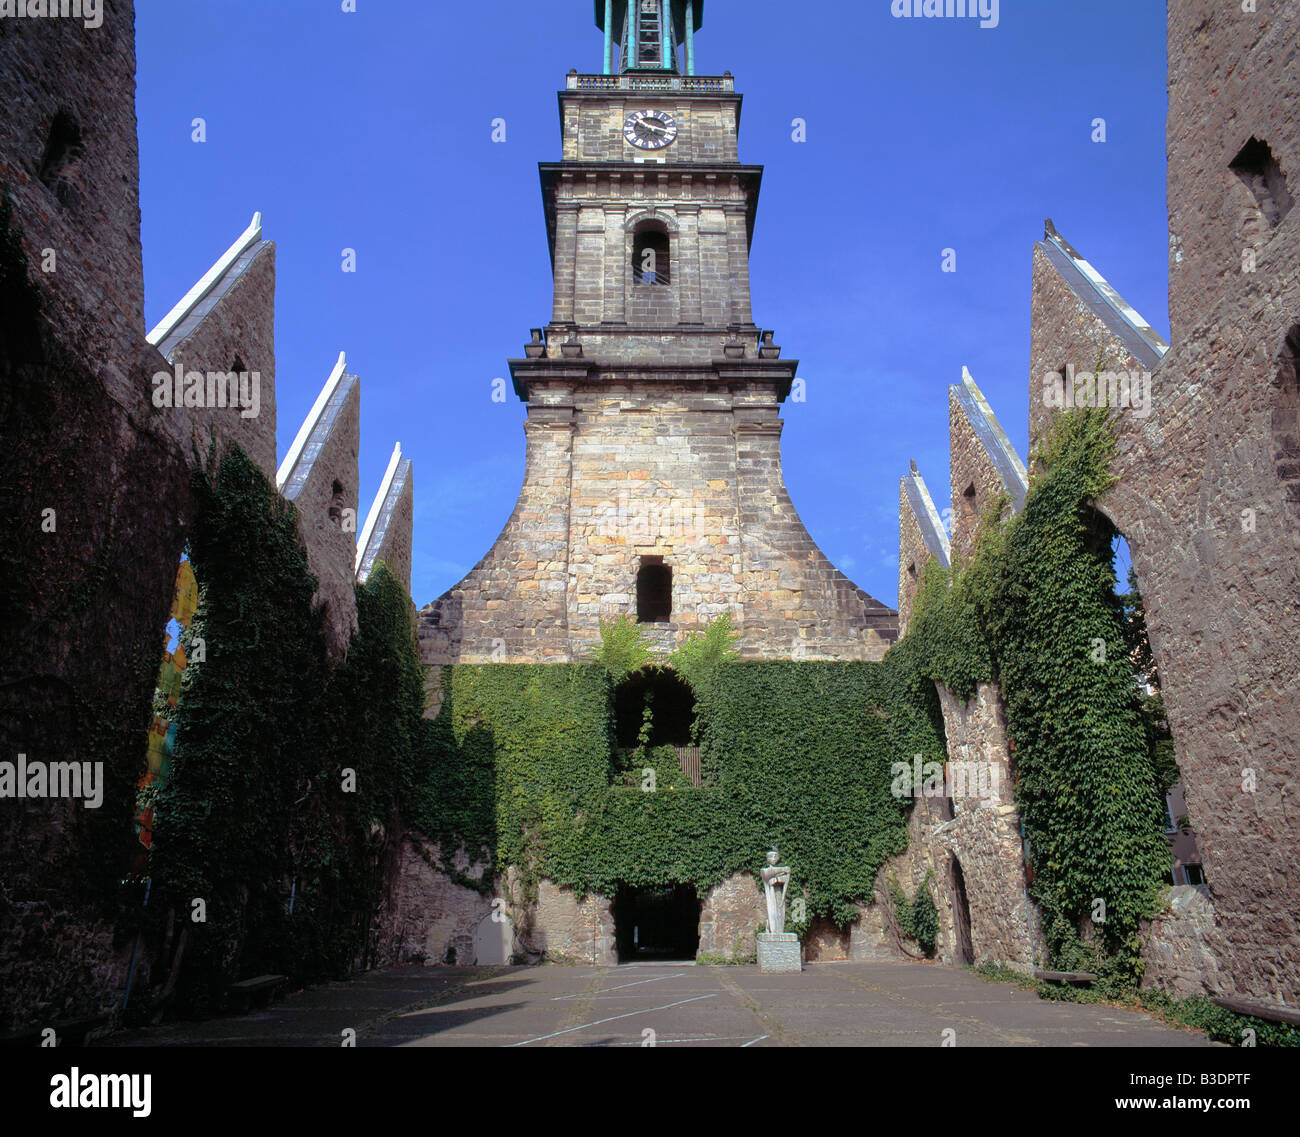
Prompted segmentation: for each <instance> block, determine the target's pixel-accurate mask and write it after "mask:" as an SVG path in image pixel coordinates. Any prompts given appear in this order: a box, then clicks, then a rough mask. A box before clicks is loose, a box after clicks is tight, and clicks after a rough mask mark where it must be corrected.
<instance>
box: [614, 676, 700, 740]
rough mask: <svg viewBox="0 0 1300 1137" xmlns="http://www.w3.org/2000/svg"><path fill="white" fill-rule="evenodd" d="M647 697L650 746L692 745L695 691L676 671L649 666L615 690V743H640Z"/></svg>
mask: <svg viewBox="0 0 1300 1137" xmlns="http://www.w3.org/2000/svg"><path fill="white" fill-rule="evenodd" d="M647 700H648V701H649V705H650V713H651V716H652V719H653V725H652V726H651V730H650V740H649V745H650V746H676V747H689V746H690V745H691V726H692V724H693V723H694V721H695V692H694V691H692V690H691V688H690V685H689V684H688V683H687V682H686V681H685V680H684V679H682V678H681V677H680V676H679V675H678V674H677V673H676V672H675V671H671V670H669V669H667V668H659V667H654V668H646V669H644V670H642V671H637V672H635V673H633V674H632V675H629V676H628V677H627V678H626V679H624V680H623V682H622V683H620V684H619V685H618V687H617V688H615V690H614V731H615V741H616V745H617V746H618V747H620V748H623V749H626V748H630V747H634V746H636V745H637V736H638V735H639V734H640V733H641V724H642V723H643V722H644V716H645V707H646V703H647Z"/></svg>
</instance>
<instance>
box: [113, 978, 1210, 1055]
mask: <svg viewBox="0 0 1300 1137" xmlns="http://www.w3.org/2000/svg"><path fill="white" fill-rule="evenodd" d="M349 1029H350V1030H355V1031H356V1035H357V1044H358V1045H359V1046H533V1047H536V1046H641V1045H644V1044H647V1043H648V1042H650V1041H651V1040H653V1042H654V1043H655V1044H656V1045H659V1046H736V1047H743V1046H938V1045H940V1044H941V1042H942V1041H943V1039H944V1032H945V1031H947V1030H952V1031H955V1032H956V1033H955V1043H956V1045H958V1046H1208V1045H1211V1044H1210V1043H1209V1041H1208V1040H1207V1038H1206V1037H1205V1036H1204V1035H1202V1034H1200V1033H1195V1032H1190V1031H1183V1030H1175V1029H1173V1028H1170V1027H1166V1026H1164V1025H1163V1024H1161V1023H1159V1022H1158V1021H1157V1020H1155V1019H1153V1018H1151V1017H1150V1016H1148V1015H1144V1014H1140V1013H1137V1012H1133V1011H1121V1010H1112V1009H1110V1008H1108V1007H1094V1006H1080V1005H1077V1004H1072V1003H1052V1002H1044V1001H1043V1000H1040V999H1039V998H1038V997H1037V996H1036V995H1035V994H1034V993H1033V992H1031V991H1024V990H1021V989H1020V988H1019V987H1015V986H1013V985H1010V984H1003V983H986V982H985V981H984V980H982V979H980V978H978V977H977V976H975V975H973V974H972V973H970V972H968V971H961V970H958V969H954V968H948V967H939V966H934V965H926V964H916V963H864V964H854V963H821V964H808V965H806V966H805V967H804V970H803V973H802V974H799V975H763V974H761V973H760V972H759V970H758V968H756V967H696V966H694V965H691V964H679V965H671V964H655V965H643V964H636V965H629V966H624V967H617V968H595V967H532V968H504V967H498V968H485V967H416V966H408V967H393V968H388V969H386V970H384V971H376V972H371V973H369V974H367V975H364V976H361V977H359V978H357V979H354V980H352V981H351V982H348V983H333V984H328V985H326V986H323V987H317V988H313V989H312V990H310V991H302V992H298V993H295V994H291V995H288V996H286V997H285V998H283V999H281V1000H280V1001H279V1002H277V1003H276V1004H275V1005H274V1006H272V1007H271V1008H269V1009H268V1010H264V1011H255V1012H253V1013H252V1014H249V1015H245V1016H243V1017H239V1018H222V1019H214V1020H211V1021H209V1022H204V1023H178V1024H173V1025H168V1026H164V1027H162V1028H155V1029H153V1030H150V1031H137V1032H127V1033H124V1034H120V1035H117V1036H115V1037H114V1038H113V1039H110V1040H106V1042H104V1043H101V1044H100V1045H117V1046H338V1045H340V1043H341V1041H342V1038H343V1032H344V1031H345V1030H349ZM650 1032H653V1034H651V1033H650Z"/></svg>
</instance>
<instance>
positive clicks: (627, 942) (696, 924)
mask: <svg viewBox="0 0 1300 1137" xmlns="http://www.w3.org/2000/svg"><path fill="white" fill-rule="evenodd" d="M700 909H701V904H700V899H699V896H698V895H697V894H696V892H695V886H694V885H690V884H663V885H651V886H642V887H632V886H630V885H620V886H619V889H618V892H617V893H616V894H615V897H614V942H615V946H616V947H617V949H618V961H619V963H632V962H635V961H637V960H641V961H648V960H659V961H662V962H669V961H672V960H688V959H694V958H695V954H696V952H698V951H699V949H700Z"/></svg>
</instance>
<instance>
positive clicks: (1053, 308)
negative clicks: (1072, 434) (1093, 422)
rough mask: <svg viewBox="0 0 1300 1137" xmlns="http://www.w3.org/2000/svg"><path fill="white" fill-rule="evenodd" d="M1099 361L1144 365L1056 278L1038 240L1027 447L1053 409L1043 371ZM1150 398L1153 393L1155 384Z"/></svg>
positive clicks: (1088, 367)
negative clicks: (1046, 394)
mask: <svg viewBox="0 0 1300 1137" xmlns="http://www.w3.org/2000/svg"><path fill="white" fill-rule="evenodd" d="M1099 362H1102V363H1104V364H1105V369H1106V370H1110V371H1143V372H1144V371H1146V370H1147V368H1146V367H1145V366H1144V365H1143V364H1142V363H1140V362H1139V361H1138V360H1136V359H1134V358H1133V356H1132V355H1131V354H1130V352H1129V349H1128V348H1127V347H1126V346H1125V345H1124V342H1123V341H1122V340H1121V339H1120V338H1119V337H1118V336H1117V335H1116V334H1115V333H1114V331H1112V330H1111V329H1110V328H1109V327H1107V325H1106V322H1105V321H1104V320H1102V319H1101V318H1100V317H1099V316H1097V315H1096V314H1095V313H1094V312H1092V311H1091V310H1090V309H1089V308H1088V306H1087V305H1086V304H1084V303H1083V301H1082V300H1081V299H1080V298H1079V297H1078V295H1077V294H1076V293H1075V292H1074V290H1073V289H1072V288H1071V287H1070V286H1069V285H1068V284H1067V283H1066V282H1065V281H1064V280H1062V279H1061V275H1060V273H1058V272H1057V271H1056V268H1055V267H1054V266H1053V265H1052V263H1051V262H1050V261H1049V260H1048V257H1047V254H1046V253H1045V252H1044V250H1043V246H1042V244H1041V243H1040V244H1038V245H1035V246H1034V268H1033V289H1032V293H1031V299H1030V346H1029V453H1030V458H1031V459H1032V458H1033V456H1034V452H1035V451H1036V450H1037V448H1038V446H1039V444H1040V443H1042V442H1043V441H1044V440H1045V439H1046V435H1047V427H1048V424H1049V422H1050V421H1051V417H1052V415H1053V414H1054V413H1055V409H1054V408H1053V407H1049V406H1047V405H1046V404H1045V402H1044V398H1043V392H1044V383H1043V380H1044V376H1046V375H1048V374H1060V373H1063V372H1065V370H1066V368H1067V366H1069V365H1073V367H1074V370H1075V373H1076V374H1078V373H1080V372H1085V371H1087V372H1092V371H1095V370H1096V369H1097V364H1098V363H1099ZM1152 398H1153V399H1154V398H1155V389H1154V384H1153V387H1152Z"/></svg>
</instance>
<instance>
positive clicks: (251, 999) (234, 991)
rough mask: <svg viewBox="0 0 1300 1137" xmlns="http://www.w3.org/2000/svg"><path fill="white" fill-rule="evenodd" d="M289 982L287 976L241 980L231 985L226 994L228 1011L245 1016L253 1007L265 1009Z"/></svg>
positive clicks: (262, 976)
mask: <svg viewBox="0 0 1300 1137" xmlns="http://www.w3.org/2000/svg"><path fill="white" fill-rule="evenodd" d="M287 982H289V977H288V976H287V975H259V976H257V978H255V979H243V980H240V982H238V983H232V984H231V985H230V986H229V987H228V988H227V989H226V993H227V994H228V995H229V997H230V1009H231V1010H232V1011H234V1012H235V1014H238V1015H242V1014H246V1013H247V1012H248V1011H250V1010H251V1009H252V1008H253V1007H255V1006H256V1007H265V1006H267V1005H268V1004H269V1003H270V1002H271V1000H272V999H273V998H274V997H275V993H276V992H277V991H278V990H279V989H280V988H281V987H282V986H284V984H286V983H287Z"/></svg>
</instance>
